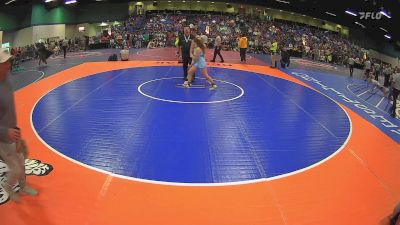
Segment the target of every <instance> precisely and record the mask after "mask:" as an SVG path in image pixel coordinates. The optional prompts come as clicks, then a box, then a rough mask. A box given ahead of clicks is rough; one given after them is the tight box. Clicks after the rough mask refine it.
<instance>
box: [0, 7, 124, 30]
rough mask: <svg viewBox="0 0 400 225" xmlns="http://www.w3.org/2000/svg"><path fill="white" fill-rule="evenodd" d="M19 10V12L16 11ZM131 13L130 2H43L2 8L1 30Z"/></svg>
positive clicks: (112, 18)
mask: <svg viewBox="0 0 400 225" xmlns="http://www.w3.org/2000/svg"><path fill="white" fill-rule="evenodd" d="M16 12H18V13H16ZM128 15H129V4H128V3H118V4H112V3H100V4H77V5H69V6H59V7H56V8H52V9H49V8H46V6H45V5H43V4H35V5H30V6H26V7H21V6H18V8H16V7H13V8H12V7H4V8H1V9H0V30H3V31H12V30H18V29H22V28H26V27H29V26H36V25H48V24H79V23H87V22H103V21H115V20H123V19H125V18H127V17H128Z"/></svg>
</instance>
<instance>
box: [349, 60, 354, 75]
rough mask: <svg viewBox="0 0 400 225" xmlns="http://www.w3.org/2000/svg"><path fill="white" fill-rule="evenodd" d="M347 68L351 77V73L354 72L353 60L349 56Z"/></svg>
mask: <svg viewBox="0 0 400 225" xmlns="http://www.w3.org/2000/svg"><path fill="white" fill-rule="evenodd" d="M349 68H350V76H351V77H352V76H353V71H354V58H353V57H352V56H350V58H349Z"/></svg>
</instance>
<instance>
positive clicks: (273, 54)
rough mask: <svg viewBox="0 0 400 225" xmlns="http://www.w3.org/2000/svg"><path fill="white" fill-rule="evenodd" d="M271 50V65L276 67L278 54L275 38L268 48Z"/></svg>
mask: <svg viewBox="0 0 400 225" xmlns="http://www.w3.org/2000/svg"><path fill="white" fill-rule="evenodd" d="M269 50H270V52H271V61H272V63H271V67H272V68H276V67H277V65H276V64H277V59H278V55H277V51H278V42H277V41H276V40H274V41H273V43H272V45H271V48H270V49H269Z"/></svg>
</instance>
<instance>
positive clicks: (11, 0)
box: [5, 0, 16, 5]
mask: <svg viewBox="0 0 400 225" xmlns="http://www.w3.org/2000/svg"><path fill="white" fill-rule="evenodd" d="M15 1H16V0H10V1H8V2H6V3H5V4H6V5H8V4H10V3H12V2H15Z"/></svg>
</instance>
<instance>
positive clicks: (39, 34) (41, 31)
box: [32, 24, 65, 42]
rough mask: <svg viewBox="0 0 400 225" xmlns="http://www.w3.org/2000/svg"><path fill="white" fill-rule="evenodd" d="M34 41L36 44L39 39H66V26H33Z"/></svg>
mask: <svg viewBox="0 0 400 225" xmlns="http://www.w3.org/2000/svg"><path fill="white" fill-rule="evenodd" d="M32 28H33V31H32V40H33V41H34V42H36V41H38V40H39V39H47V38H58V39H64V38H65V24H54V25H40V26H33V27H32Z"/></svg>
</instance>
